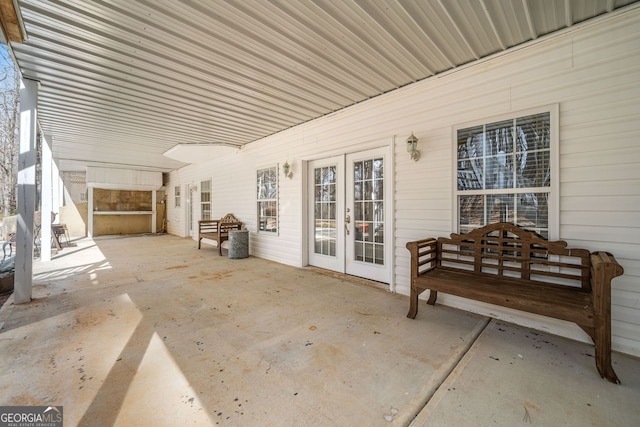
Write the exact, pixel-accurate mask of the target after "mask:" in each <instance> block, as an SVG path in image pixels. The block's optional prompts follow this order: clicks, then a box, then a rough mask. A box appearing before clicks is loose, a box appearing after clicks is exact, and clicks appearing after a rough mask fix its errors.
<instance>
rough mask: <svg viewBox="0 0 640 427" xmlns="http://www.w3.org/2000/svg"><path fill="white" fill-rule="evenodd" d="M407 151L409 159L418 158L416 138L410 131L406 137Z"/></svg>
mask: <svg viewBox="0 0 640 427" xmlns="http://www.w3.org/2000/svg"><path fill="white" fill-rule="evenodd" d="M407 151H408V152H409V153H411V160H413V161H416V162H417V161H418V159H419V158H420V152H419V151H418V138H416V136H415V135H414V134H413V132H411V135H409V138H407Z"/></svg>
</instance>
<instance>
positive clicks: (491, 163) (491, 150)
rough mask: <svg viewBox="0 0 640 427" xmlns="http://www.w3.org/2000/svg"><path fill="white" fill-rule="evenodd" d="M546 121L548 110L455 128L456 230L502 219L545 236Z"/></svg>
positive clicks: (548, 182)
mask: <svg viewBox="0 0 640 427" xmlns="http://www.w3.org/2000/svg"><path fill="white" fill-rule="evenodd" d="M551 123H552V115H551V112H550V111H549V110H548V109H547V110H545V111H544V112H540V113H537V114H532V115H526V116H521V117H517V118H513V119H508V120H502V121H496V122H493V123H485V124H480V125H476V126H472V127H465V128H459V129H457V130H456V137H457V156H456V168H457V186H456V198H455V200H456V203H457V222H458V224H457V225H458V232H460V233H462V234H465V233H468V232H470V231H471V230H473V229H475V228H478V227H482V226H484V225H486V224H491V223H495V222H502V221H504V222H510V223H514V224H516V225H519V226H522V227H524V228H527V229H529V230H532V231H536V232H538V233H539V234H541V235H542V236H544V237H546V238H549V214H550V212H549V204H550V199H551V195H552V190H553V188H554V186H555V183H553V182H552V179H556V178H555V177H556V176H557V175H556V174H555V171H554V169H553V168H555V167H557V165H552V164H551V163H552V159H553V156H552V141H551V140H552V134H553V128H552V125H551ZM554 123H555V117H554ZM552 166H553V168H552ZM552 171H554V172H553V173H552ZM552 205H553V206H556V205H555V204H553V203H552Z"/></svg>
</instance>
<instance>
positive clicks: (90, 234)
mask: <svg viewBox="0 0 640 427" xmlns="http://www.w3.org/2000/svg"><path fill="white" fill-rule="evenodd" d="M87 235H88V237H90V238H93V187H89V188H87Z"/></svg>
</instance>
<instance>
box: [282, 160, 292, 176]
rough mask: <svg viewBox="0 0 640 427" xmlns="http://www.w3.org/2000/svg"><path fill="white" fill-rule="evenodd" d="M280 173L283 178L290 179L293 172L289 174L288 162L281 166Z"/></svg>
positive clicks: (289, 166)
mask: <svg viewBox="0 0 640 427" xmlns="http://www.w3.org/2000/svg"><path fill="white" fill-rule="evenodd" d="M282 173H283V175H284V177H285V178H289V179H291V177H292V176H293V172H291V165H290V164H289V162H284V165H282Z"/></svg>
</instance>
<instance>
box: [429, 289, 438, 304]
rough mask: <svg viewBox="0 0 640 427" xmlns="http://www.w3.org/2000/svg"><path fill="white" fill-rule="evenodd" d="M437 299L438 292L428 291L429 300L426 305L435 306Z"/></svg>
mask: <svg viewBox="0 0 640 427" xmlns="http://www.w3.org/2000/svg"><path fill="white" fill-rule="evenodd" d="M437 299H438V291H430V292H429V299H428V300H427V304H429V305H436V300H437Z"/></svg>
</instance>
